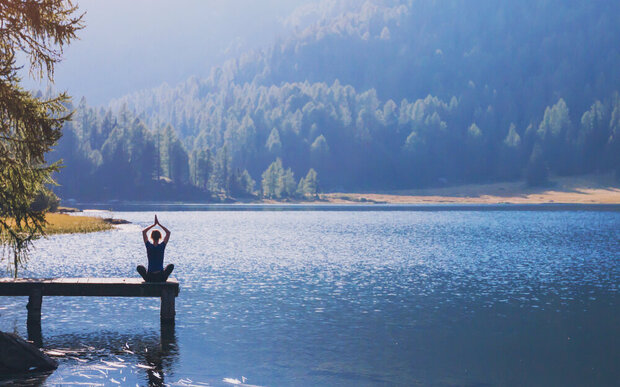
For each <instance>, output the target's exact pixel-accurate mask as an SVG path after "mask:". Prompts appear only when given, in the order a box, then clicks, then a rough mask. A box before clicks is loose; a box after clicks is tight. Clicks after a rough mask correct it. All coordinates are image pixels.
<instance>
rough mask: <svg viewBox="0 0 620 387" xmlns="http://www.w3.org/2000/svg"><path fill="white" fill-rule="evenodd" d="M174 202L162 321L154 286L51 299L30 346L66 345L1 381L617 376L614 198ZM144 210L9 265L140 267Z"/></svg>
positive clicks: (20, 300) (585, 380) (469, 380)
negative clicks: (131, 294)
mask: <svg viewBox="0 0 620 387" xmlns="http://www.w3.org/2000/svg"><path fill="white" fill-rule="evenodd" d="M338 208H340V207H338ZM122 209H123V210H126V208H122ZM168 209H171V208H168ZM174 209H175V208H172V210H171V211H158V212H157V214H158V216H159V219H160V221H161V222H162V223H163V224H164V225H166V226H167V227H168V228H170V230H171V231H172V236H171V239H170V243H169V245H168V247H167V249H166V263H174V264H175V266H176V268H175V272H174V273H173V276H174V277H176V278H177V279H178V280H179V282H180V286H181V292H180V294H179V297H178V298H177V317H176V325H175V326H174V327H173V328H166V327H163V328H162V327H160V322H159V300H158V299H146V298H144V299H142V298H86V297H85V298H80V297H75V298H71V297H66V298H65V297H47V298H44V299H43V310H42V313H43V314H42V332H41V333H42V336H41V341H42V345H43V348H44V349H45V350H60V351H64V352H67V351H69V353H68V354H67V355H65V356H62V357H59V358H58V360H59V363H60V366H59V368H58V370H57V371H55V372H54V373H52V374H50V375H37V376H34V377H25V378H21V379H19V380H13V379H11V380H13V381H14V382H16V383H24V384H31V383H41V384H70V383H89V384H101V385H103V384H105V385H110V384H114V383H120V384H123V385H125V384H128V385H135V384H139V385H148V384H150V385H163V384H164V383H165V384H169V385H211V386H231V385H235V384H240V383H245V384H247V385H258V386H319V385H320V386H352V385H355V386H374V385H379V386H383V385H385V386H395V385H402V386H411V385H435V386H487V385H489V386H493V385H507V386H523V385H541V386H546V385H564V386H567V385H573V386H581V385H597V386H605V385H610V386H611V385H618V383H619V382H620V368H619V367H618V361H619V359H620V311H619V308H618V306H619V305H618V301H619V297H618V290H619V286H620V211H619V210H618V208H617V206H616V207H614V206H611V207H596V206H591V207H579V206H572V207H569V208H562V207H555V208H551V209H550V208H543V207H535V206H534V207H530V208H527V210H512V209H514V208H512V209H511V208H505V207H502V206H489V207H472V208H467V207H446V208H443V209H442V208H434V207H433V208H422V211H420V209H421V208H420V207H415V206H414V207H407V206H400V207H390V206H386V207H375V208H373V207H372V206H365V207H363V208H359V207H342V208H340V209H341V210H339V211H331V210H330V209H329V208H327V209H326V208H314V209H313V208H311V207H303V208H301V210H299V208H298V210H292V211H273V209H276V210H277V209H282V208H280V207H260V206H259V207H258V208H257V207H256V206H249V207H245V208H244V207H233V208H232V210H231V208H222V207H217V206H212V207H208V208H202V207H199V208H192V209H194V210H195V211H181V210H180V211H175V210H174ZM183 209H187V208H183ZM239 209H241V211H239ZM265 209H267V210H268V211H265ZM284 209H295V208H288V207H284ZM446 209H447V210H446ZM593 209H594V210H593ZM153 214H154V212H153V211H115V212H113V213H112V215H113V216H114V217H117V218H123V219H127V220H129V221H131V222H132V224H130V225H125V226H122V227H120V228H118V229H116V230H113V231H107V232H101V233H94V234H85V235H60V236H53V237H49V238H47V239H44V240H39V241H37V242H36V248H35V250H34V251H33V253H32V258H31V260H30V262H29V264H28V270H26V271H22V275H23V276H24V277H82V276H84V277H86V276H90V277H94V276H96V277H125V276H132V277H133V276H138V274H137V273H136V271H135V267H136V265H137V264H145V263H146V256H145V249H144V245H143V243H142V236H141V233H140V230H141V228H142V227H145V226H147V225H149V224H150V223H152V218H153ZM26 302H27V298H25V297H0V330H2V331H8V332H17V333H18V334H20V335H21V336H22V337H27V336H28V332H27V327H26ZM31 334H32V332H31ZM6 381H7V380H5V382H6ZM0 383H2V381H1V380H0Z"/></svg>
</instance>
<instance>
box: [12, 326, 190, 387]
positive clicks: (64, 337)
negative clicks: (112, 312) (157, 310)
mask: <svg viewBox="0 0 620 387" xmlns="http://www.w3.org/2000/svg"><path fill="white" fill-rule="evenodd" d="M45 344H46V345H45V347H44V348H43V349H44V351H45V352H46V353H47V354H48V355H50V356H52V357H54V358H56V360H58V361H59V363H60V367H59V368H58V370H57V371H56V372H54V373H52V374H51V376H50V374H49V373H48V374H43V375H34V376H30V377H27V378H22V379H21V380H20V379H15V380H14V381H13V383H17V382H19V384H22V383H23V384H24V385H31V384H32V383H34V382H35V381H36V382H37V383H39V384H41V383H43V382H47V383H49V384H61V385H65V384H85V385H109V384H117V383H121V384H131V385H135V384H136V383H138V384H145V382H146V383H147V384H148V385H150V386H163V385H164V384H170V382H171V380H166V379H168V378H172V377H173V376H174V371H173V370H174V367H175V364H176V363H177V362H178V358H179V351H178V346H177V340H176V333H175V327H174V325H171V324H164V325H162V327H161V331H160V332H153V331H147V332H144V333H142V334H132V335H128V334H123V333H119V332H114V331H102V332H89V333H85V334H60V335H57V336H53V337H49V338H47V339H46V340H45ZM11 379H12V378H11ZM4 382H8V380H5V381H4ZM0 383H2V381H1V380H0Z"/></svg>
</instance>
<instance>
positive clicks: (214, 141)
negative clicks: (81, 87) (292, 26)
mask: <svg viewBox="0 0 620 387" xmlns="http://www.w3.org/2000/svg"><path fill="white" fill-rule="evenodd" d="M325 4H326V3H323V6H326V5H325ZM341 6H342V8H341V9H339V11H341V12H340V13H336V14H334V13H333V12H332V13H329V12H327V13H323V15H326V16H324V17H322V18H320V19H319V20H318V21H316V22H315V23H312V24H311V25H310V27H308V28H305V29H303V30H300V31H299V32H298V33H297V34H296V35H295V36H292V37H290V38H288V39H285V40H282V41H280V42H277V43H275V44H274V45H273V46H272V47H271V48H269V49H267V50H262V51H255V52H251V53H248V54H247V55H244V56H242V57H240V58H239V59H237V60H233V61H229V62H228V63H227V64H226V65H225V66H223V67H220V68H214V69H213V70H212V71H211V75H210V76H209V77H207V78H191V79H189V80H187V81H186V82H184V83H183V84H180V85H178V86H174V87H170V86H162V87H160V88H157V89H152V90H145V91H141V92H136V93H134V94H132V95H128V96H126V97H124V98H122V99H119V100H116V101H113V102H112V103H111V104H110V106H109V108H107V109H94V108H90V107H88V105H87V103H86V102H85V101H82V102H81V103H80V105H79V106H78V110H77V114H76V119H75V121H74V123H73V124H72V125H70V126H68V127H67V128H66V130H65V137H64V138H63V140H61V144H60V145H59V148H58V151H57V153H56V154H55V155H54V156H55V157H62V158H64V159H65V163H66V164H67V165H68V167H67V169H66V170H65V171H63V172H62V173H61V174H60V176H59V180H60V182H61V184H62V186H61V187H60V188H59V189H58V191H59V192H60V194H61V195H63V196H69V197H80V196H84V195H86V193H85V192H84V190H83V188H81V187H83V185H84V183H83V182H85V181H86V182H89V183H88V185H89V186H90V187H91V188H92V187H94V188H93V192H96V194H95V193H89V194H88V195H86V196H90V195H95V196H100V197H105V198H118V197H128V196H132V195H131V193H132V192H133V191H136V190H138V191H139V190H143V189H145V188H148V187H153V186H154V185H157V186H159V185H161V184H164V183H162V182H165V184H166V185H173V186H175V187H177V188H175V189H172V188H166V189H167V190H168V191H170V192H173V191H174V192H178V193H179V194H181V193H183V192H189V191H191V192H192V194H191V196H192V197H194V196H196V195H197V196H200V195H201V194H200V192H203V193H204V195H205V197H210V196H211V195H212V194H214V193H215V194H222V193H225V194H228V195H233V196H243V195H246V194H251V193H256V192H257V191H258V192H262V194H263V195H265V196H268V197H283V196H293V195H296V194H298V193H299V192H301V193H305V194H309V193H312V191H313V190H316V189H319V190H322V191H341V190H344V191H352V190H360V189H361V190H375V191H376V190H383V189H408V188H416V187H417V188H421V187H429V186H430V187H432V186H436V185H441V184H445V183H446V182H447V183H449V184H457V183H458V184H461V183H481V182H493V181H503V180H514V179H519V178H521V177H525V178H526V179H527V181H528V182H529V184H531V185H536V184H544V183H545V181H546V177H547V174H548V173H549V172H551V173H554V174H558V175H575V174H583V173H589V172H606V171H616V172H620V98H619V97H618V93H617V91H618V90H619V89H620V54H619V53H618V50H617V47H618V46H619V43H620V33H619V32H620V31H618V29H620V23H619V22H620V20H618V19H620V3H616V2H585V1H578V0H569V1H560V0H548V1H543V2H540V1H538V2H534V1H531V2H530V1H523V2H513V1H477V2H468V1H464V0H461V1H457V0H453V1H444V2H436V1H431V0H416V1H414V0H410V1H404V0H402V1H396V0H393V1H367V2H365V3H359V2H342V3H341ZM332 9H333V7H332ZM296 16H297V17H299V18H303V14H302V15H299V14H298V15H296ZM278 160H281V161H279V162H278ZM311 170H312V171H316V173H317V174H318V181H316V180H317V179H314V181H313V182H311V184H306V181H302V182H301V184H299V183H298V181H299V178H300V177H303V176H306V177H308V176H310V175H312V173H310V175H308V173H309V171H311ZM121 171H122V172H121ZM76 179H79V180H80V182H82V183H80V184H72V183H75V181H76ZM255 182H257V184H255ZM317 184H318V185H317ZM97 187H98V188H97ZM179 187H181V188H179ZM119 188H122V189H119ZM175 190H176V191H175ZM102 192H105V194H102ZM171 195H172V196H174V194H171ZM113 196H114V197H113Z"/></svg>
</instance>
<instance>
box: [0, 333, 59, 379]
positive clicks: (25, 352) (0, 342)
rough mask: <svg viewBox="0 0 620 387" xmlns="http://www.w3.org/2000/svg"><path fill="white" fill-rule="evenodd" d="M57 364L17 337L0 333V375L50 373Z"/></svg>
mask: <svg viewBox="0 0 620 387" xmlns="http://www.w3.org/2000/svg"><path fill="white" fill-rule="evenodd" d="M56 368H58V363H56V361H55V360H54V359H52V358H50V357H49V356H47V355H46V354H44V353H43V352H41V350H39V348H37V347H36V346H34V345H33V344H30V343H29V342H27V341H25V340H24V339H22V338H20V337H19V336H17V335H14V334H11V333H4V332H0V375H2V374H17V373H23V372H42V371H52V370H55V369H56Z"/></svg>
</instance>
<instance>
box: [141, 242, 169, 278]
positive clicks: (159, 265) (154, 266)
mask: <svg viewBox="0 0 620 387" xmlns="http://www.w3.org/2000/svg"><path fill="white" fill-rule="evenodd" d="M144 245H145V246H146V256H147V257H148V259H149V270H148V271H149V273H152V272H156V271H163V270H164V250H165V249H166V242H162V243H160V244H158V245H157V246H155V245H154V244H152V243H151V242H149V241H146V242H145V243H144Z"/></svg>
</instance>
